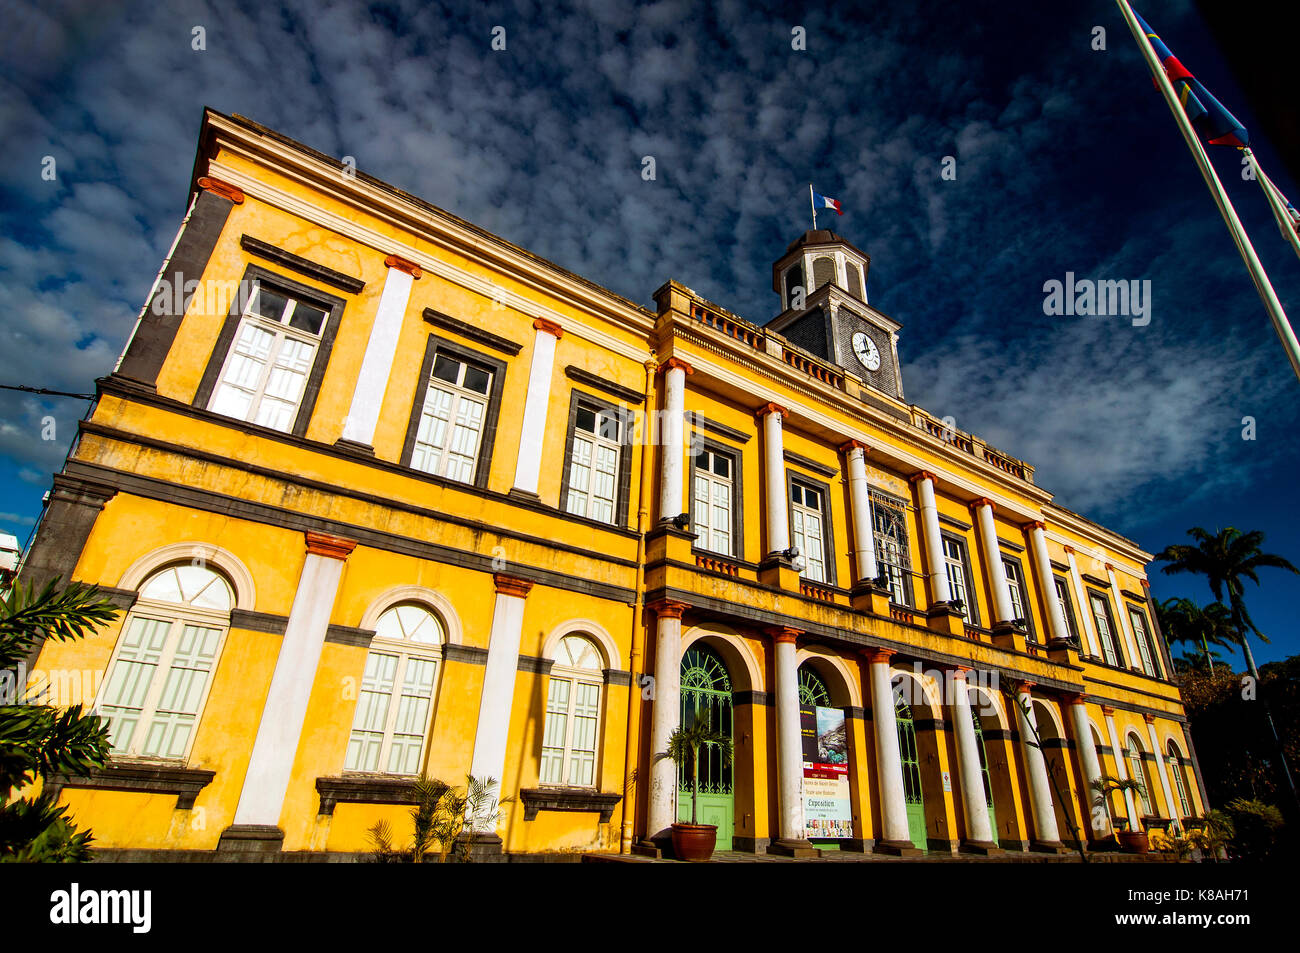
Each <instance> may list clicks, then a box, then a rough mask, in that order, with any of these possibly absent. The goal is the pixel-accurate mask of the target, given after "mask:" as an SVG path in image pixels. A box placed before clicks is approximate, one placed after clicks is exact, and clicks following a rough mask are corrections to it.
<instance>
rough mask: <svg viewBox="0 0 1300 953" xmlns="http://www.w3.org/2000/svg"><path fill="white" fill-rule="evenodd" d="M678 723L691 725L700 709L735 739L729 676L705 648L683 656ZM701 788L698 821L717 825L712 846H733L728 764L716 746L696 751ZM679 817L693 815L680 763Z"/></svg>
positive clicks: (684, 818)
mask: <svg viewBox="0 0 1300 953" xmlns="http://www.w3.org/2000/svg"><path fill="white" fill-rule="evenodd" d="M681 692H682V713H681V717H682V721H681V723H682V724H684V725H685V724H689V723H690V722H691V720H692V719H694V718H695V713H696V712H703V713H704V714H705V715H706V716H707V717H708V718H709V720H710V721H711V722H712V723H713V724H714V725H717V726H719V727H720V728H721V729H722V731H723V732H724V733H726V734H728V735H732V736H733V737H734V721H733V718H732V700H731V678H730V676H729V675H728V674H727V668H726V666H725V665H723V664H722V659H720V658H718V656H717V655H715V654H714V653H713V652H711V651H709V650H708V649H706V648H702V647H701V648H691V649H688V650H687V652H686V654H685V655H683V656H682V689H681ZM699 770H700V786H699V793H698V795H697V798H696V822H697V823H700V824H713V825H715V826H716V827H717V828H718V840H717V845H716V848H715V849H716V850H731V838H732V835H733V834H734V832H735V817H736V814H735V798H734V795H733V793H732V777H731V765H730V764H729V763H724V762H723V760H722V753H721V751H720V750H719V749H718V747H717V746H716V745H706V746H705V748H704V750H702V751H701V752H700V765H699ZM677 819H678V820H679V821H690V819H691V775H690V772H689V769H688V768H686V767H683V768H682V770H680V771H679V772H678V776H677Z"/></svg>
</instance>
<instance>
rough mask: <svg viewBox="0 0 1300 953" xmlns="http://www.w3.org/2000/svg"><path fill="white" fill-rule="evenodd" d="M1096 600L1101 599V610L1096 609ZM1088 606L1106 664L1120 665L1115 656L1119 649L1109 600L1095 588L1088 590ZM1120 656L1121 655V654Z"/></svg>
mask: <svg viewBox="0 0 1300 953" xmlns="http://www.w3.org/2000/svg"><path fill="white" fill-rule="evenodd" d="M1097 600H1101V605H1102V609H1103V611H1101V612H1098V611H1097ZM1088 607H1089V609H1090V610H1091V611H1092V622H1093V625H1095V626H1096V628H1097V641H1098V642H1100V643H1101V654H1102V658H1104V659H1105V661H1106V664H1107V665H1114V666H1116V667H1119V666H1121V665H1122V664H1123V663H1122V662H1121V661H1120V659H1118V658H1116V657H1115V653H1116V652H1118V651H1119V648H1120V646H1119V640H1118V639H1117V638H1116V634H1117V633H1116V631H1115V623H1114V620H1113V617H1112V615H1111V613H1110V611H1109V609H1110V600H1109V599H1107V598H1106V596H1105V595H1104V594H1103V593H1100V592H1098V591H1097V590H1095V589H1089V590H1088ZM1121 658H1122V656H1121Z"/></svg>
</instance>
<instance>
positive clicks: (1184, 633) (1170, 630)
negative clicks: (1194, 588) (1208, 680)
mask: <svg viewBox="0 0 1300 953" xmlns="http://www.w3.org/2000/svg"><path fill="white" fill-rule="evenodd" d="M1155 607H1156V619H1157V621H1158V622H1159V623H1160V631H1162V632H1163V633H1164V634H1165V639H1166V641H1168V642H1170V643H1174V642H1187V643H1190V644H1192V645H1193V646H1199V647H1200V650H1201V657H1202V658H1203V659H1204V660H1205V663H1206V665H1208V666H1209V669H1210V673H1211V674H1213V673H1214V657H1215V655H1217V654H1218V653H1216V652H1211V651H1210V646H1211V645H1217V646H1228V645H1235V644H1236V642H1237V639H1236V636H1235V634H1234V632H1233V629H1232V619H1231V617H1230V616H1229V614H1228V610H1227V608H1226V607H1225V606H1224V605H1223V604H1222V603H1219V602H1211V603H1210V604H1209V605H1208V606H1204V607H1202V606H1198V605H1197V604H1196V603H1195V602H1194V601H1192V600H1191V599H1187V598H1170V599H1166V600H1164V601H1163V602H1157V603H1156V604H1155Z"/></svg>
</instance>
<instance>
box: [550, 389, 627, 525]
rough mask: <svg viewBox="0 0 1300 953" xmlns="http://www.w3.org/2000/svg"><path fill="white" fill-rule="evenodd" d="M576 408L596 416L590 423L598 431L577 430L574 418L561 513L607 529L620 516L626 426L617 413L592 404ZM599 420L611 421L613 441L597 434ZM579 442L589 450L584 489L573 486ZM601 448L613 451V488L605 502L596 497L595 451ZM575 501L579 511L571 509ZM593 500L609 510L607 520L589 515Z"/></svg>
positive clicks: (602, 498)
mask: <svg viewBox="0 0 1300 953" xmlns="http://www.w3.org/2000/svg"><path fill="white" fill-rule="evenodd" d="M578 407H579V410H580V411H581V410H582V409H586V410H590V411H591V412H592V413H593V414H595V415H596V416H595V423H594V424H593V426H594V427H595V429H596V431H597V432H595V433H593V432H592V431H590V430H582V429H579V427H578V421H577V418H576V417H575V418H574V421H573V443H572V447H571V448H570V451H569V459H568V460H566V461H565V466H566V467H567V472H568V485H567V487H566V492H565V498H564V511H565V512H566V513H571V514H573V515H574V516H581V517H584V518H586V519H591V520H595V521H596V522H598V523H608V524H609V525H610V526H617V525H618V516H619V513H618V511H619V502H620V501H619V490H620V487H619V478H620V475H621V471H622V466H623V456H622V454H623V434H624V428H625V427H626V426H627V422H626V421H625V420H623V418H622V415H621V414H620V413H619V412H618V411H617V410H612V409H609V408H606V407H600V406H597V405H595V404H587V403H582V402H579V404H578ZM602 419H603V420H612V421H614V426H615V439H613V440H611V439H610V438H609V437H607V436H604V435H602V434H600V433H599V431H600V430H601V429H602V427H601V421H602ZM580 441H581V442H583V443H586V444H589V445H590V448H591V449H590V454H589V456H588V458H587V463H586V464H585V468H586V470H587V485H586V487H585V489H578V488H577V485H576V481H575V480H574V475H575V469H576V468H577V467H578V466H579V463H578V444H579V442H580ZM602 449H603V450H609V451H612V452H613V454H614V469H613V473H612V474H611V484H612V487H613V489H612V491H611V493H610V497H609V499H608V500H607V501H606V500H605V498H604V497H601V496H598V495H597V494H596V480H595V476H596V474H597V472H598V471H597V468H596V460H597V452H598V451H599V450H602ZM575 500H581V501H582V509H581V511H579V510H577V509H575V508H574V501H575ZM596 501H600V502H602V503H603V502H608V504H609V511H610V514H609V519H607V520H606V519H601V518H600V517H599V516H593V515H592V504H593V502H596Z"/></svg>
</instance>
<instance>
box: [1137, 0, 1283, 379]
mask: <svg viewBox="0 0 1300 953" xmlns="http://www.w3.org/2000/svg"><path fill="white" fill-rule="evenodd" d="M1115 2H1116V3H1117V4H1118V5H1119V9H1120V13H1121V14H1122V15H1123V17H1124V22H1125V23H1127V24H1128V28H1129V32H1131V33H1132V34H1133V38H1134V39H1135V40H1137V43H1138V48H1139V49H1141V50H1142V56H1143V58H1144V59H1145V60H1146V62H1147V67H1148V68H1149V69H1150V70H1151V75H1152V76H1153V77H1155V81H1156V83H1157V84H1158V85H1159V87H1160V92H1161V93H1162V94H1163V95H1164V97H1165V103H1166V105H1168V106H1169V111H1170V112H1171V113H1173V114H1174V121H1175V122H1176V123H1178V128H1179V130H1180V131H1181V132H1182V134H1183V139H1184V141H1185V142H1186V143H1187V148H1188V150H1190V151H1191V153H1192V158H1194V159H1195V160H1196V164H1197V166H1198V167H1199V168H1200V170H1201V176H1202V178H1204V179H1205V184H1206V186H1207V187H1208V188H1209V190H1210V194H1211V195H1212V196H1213V197H1214V202H1215V204H1216V205H1218V207H1219V213H1220V214H1221V215H1222V216H1223V221H1224V223H1225V224H1226V225H1227V226H1228V232H1229V234H1231V235H1232V240H1233V242H1234V243H1235V244H1236V246H1237V251H1238V252H1240V253H1241V260H1242V261H1244V262H1245V263H1246V270H1247V271H1249V272H1250V277H1251V280H1252V281H1254V283H1255V290H1256V291H1258V292H1259V296H1260V298H1261V299H1262V300H1263V302H1264V307H1265V309H1266V310H1267V311H1268V317H1269V320H1270V321H1271V322H1272V323H1273V330H1274V331H1276V332H1277V336H1278V338H1279V340H1281V342H1282V347H1283V348H1284V349H1285V350H1286V356H1287V359H1288V360H1289V361H1290V362H1291V370H1292V371H1294V372H1295V375H1296V377H1297V379H1300V341H1297V340H1296V336H1295V332H1294V331H1293V330H1291V323H1290V322H1289V321H1288V320H1287V317H1286V312H1285V311H1283V310H1282V303H1281V302H1280V301H1278V299H1277V293H1276V292H1275V291H1274V290H1273V286H1272V284H1270V283H1269V280H1268V275H1267V274H1265V272H1264V266H1263V265H1261V264H1260V261H1259V256H1257V255H1256V254H1255V248H1254V246H1252V245H1251V243H1250V239H1249V238H1248V237H1247V236H1246V230H1245V229H1244V228H1243V227H1242V225H1241V219H1239V218H1238V217H1237V210H1236V209H1234V208H1233V207H1232V202H1230V201H1229V200H1228V195H1227V193H1226V192H1224V191H1223V184H1222V183H1221V182H1219V177H1218V175H1216V174H1215V172H1214V166H1212V165H1211V164H1210V160H1209V157H1208V156H1206V154H1205V150H1204V149H1203V148H1201V140H1200V139H1199V138H1197V136H1196V132H1195V131H1194V130H1193V129H1192V124H1191V121H1190V120H1189V119H1188V118H1187V114H1186V113H1185V112H1183V108H1182V106H1181V105H1180V104H1179V102H1178V94H1177V93H1175V92H1174V87H1173V85H1172V84H1171V83H1170V82H1169V77H1168V76H1166V75H1165V71H1164V67H1162V66H1161V65H1160V60H1159V59H1158V58H1157V57H1156V51H1155V50H1153V49H1152V48H1151V43H1150V42H1149V41H1148V40H1147V38H1146V34H1145V33H1144V32H1143V31H1142V28H1141V27H1140V26H1139V25H1138V22H1137V17H1136V16H1135V15H1134V14H1133V8H1132V7H1131V6H1129V4H1128V0H1115Z"/></svg>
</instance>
